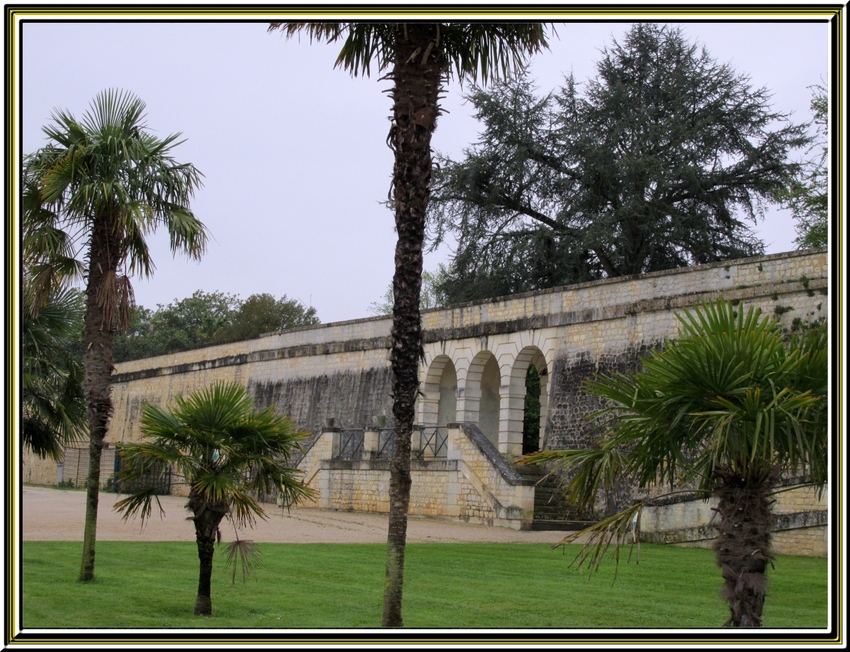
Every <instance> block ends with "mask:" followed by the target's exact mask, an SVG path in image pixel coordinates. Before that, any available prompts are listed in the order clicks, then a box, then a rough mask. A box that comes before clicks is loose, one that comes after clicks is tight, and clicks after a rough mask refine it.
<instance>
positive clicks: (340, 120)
mask: <svg viewBox="0 0 850 652" xmlns="http://www.w3.org/2000/svg"><path fill="white" fill-rule="evenodd" d="M228 20H229V21H230V22H222V23H214V22H206V23H161V22H159V23H158V22H148V23H118V22H111V23H79V22H78V23H70V22H68V23H56V22H51V23H47V22H28V23H26V24H25V25H24V27H23V42H22V47H23V50H22V52H23V72H22V90H23V93H22V96H23V116H22V118H23V126H22V128H23V151H24V152H30V151H33V150H34V149H36V148H38V147H40V146H41V145H42V144H43V143H44V138H43V135H42V133H41V127H42V126H43V125H44V124H46V123H47V122H49V120H50V114H51V110H52V109H53V108H54V107H58V108H63V109H67V110H69V111H71V112H72V113H74V114H75V115H78V116H80V115H82V114H83V113H84V111H85V110H86V108H87V107H88V105H89V103H90V102H91V100H92V98H93V97H94V96H95V95H96V94H97V93H98V92H99V91H101V90H103V89H105V88H109V87H119V88H125V89H127V90H130V91H132V92H134V93H136V94H137V95H139V96H140V97H141V98H142V99H144V100H145V101H146V102H147V105H148V110H147V116H148V125H149V127H150V128H151V129H153V130H154V131H156V133H158V134H160V135H162V136H164V135H167V134H169V133H172V132H176V131H180V132H182V133H183V135H184V137H185V138H187V141H186V142H185V143H184V144H182V145H181V146H180V147H178V148H177V149H176V151H175V155H176V157H177V158H178V159H179V160H182V161H188V162H192V163H194V164H195V165H196V166H197V167H198V168H199V169H200V170H201V171H202V172H203V173H204V175H205V185H204V188H203V189H202V190H201V191H200V192H199V193H198V195H197V197H196V201H195V202H194V204H193V208H194V210H195V212H196V214H197V215H198V217H199V218H200V219H201V220H202V221H203V222H204V223H205V224H206V225H207V226H208V228H209V229H210V231H211V233H212V240H211V242H210V246H209V249H208V252H207V253H206V255H205V256H204V258H203V260H202V261H201V262H200V263H198V262H194V261H188V260H186V259H185V258H177V259H172V258H171V254H170V252H169V251H168V247H167V237H165V236H164V234H161V235H160V236H159V237H156V238H155V239H154V241H153V242H154V246H153V253H154V261H155V263H156V265H157V271H156V273H155V275H154V277H153V278H152V279H151V280H150V281H147V280H142V279H137V280H135V282H134V287H135V290H136V300H137V302H138V303H140V304H142V305H144V306H146V307H149V308H154V307H155V306H156V304H166V303H169V302H171V301H173V300H174V299H175V298H184V297H186V296H189V295H190V294H191V293H192V292H194V291H195V290H198V289H203V290H205V291H208V292H211V291H215V290H220V291H224V292H229V293H233V294H238V295H240V296H241V297H242V298H243V299H244V298H247V297H248V296H249V295H250V294H254V293H259V292H268V293H270V294H273V295H275V296H278V297H279V296H281V295H283V294H286V295H287V296H289V297H291V298H297V299H300V300H301V301H303V302H304V303H305V304H311V305H313V306H314V307H315V308H316V309H317V311H318V314H319V317H320V318H321V319H322V321H323V322H331V321H340V320H345V319H356V318H360V317H365V316H368V307H369V304H370V303H371V302H373V301H376V300H378V299H380V298H381V297H382V295H383V294H384V291H385V289H386V287H387V285H388V284H389V282H390V280H391V278H392V271H393V248H394V245H395V234H394V231H393V219H392V214H391V213H390V211H389V210H388V209H386V208H385V207H384V206H382V205H381V202H382V201H384V200H385V199H386V197H387V192H388V189H389V184H390V175H391V172H392V155H391V152H390V150H389V149H388V148H387V147H386V144H385V139H386V135H387V130H388V128H389V122H388V115H389V110H390V102H389V99H388V98H387V95H386V94H385V93H383V92H382V91H383V90H385V89H386V88H387V87H388V82H386V81H384V82H379V81H377V80H376V77H377V75H374V74H373V77H372V78H360V77H358V78H352V77H350V76H349V75H348V73H345V72H343V71H341V70H335V69H334V68H333V63H334V59H335V57H336V53H337V49H338V46H329V45H325V44H318V43H314V44H310V43H309V42H308V41H307V40H306V39H302V41H301V42H300V43H299V42H298V41H287V40H285V39H284V38H282V37H281V36H280V35H279V34H277V33H273V34H269V33H267V32H266V25H265V24H264V23H247V22H242V23H238V22H232V19H228ZM680 26H681V27H682V28H683V30H684V32H685V33H686V35H687V36H688V37H689V39H691V40H698V41H699V42H701V43H703V44H704V45H706V46H707V48H708V50H709V51H710V52H711V54H712V55H713V56H714V57H715V58H716V59H717V60H719V61H720V62H722V63H731V64H732V66H733V67H734V68H735V69H736V70H737V71H738V72H740V73H746V74H748V75H749V76H750V77H751V81H752V84H753V85H754V86H756V87H760V86H766V87H767V88H769V89H770V90H771V91H773V106H774V108H775V109H777V110H780V111H785V112H793V114H794V116H793V117H794V119H795V120H796V121H798V122H803V121H808V120H809V119H810V112H809V101H810V99H811V91H810V89H809V88H808V87H809V86H811V85H813V84H817V83H821V82H825V81H827V80H828V61H829V44H828V27H827V24H826V22H820V23H803V22H796V23H787V22H786V23H779V22H772V23H771V22H767V23H765V22H762V23H726V22H713V23H681V24H680ZM626 29H628V24H626V23H615V22H609V23H593V22H586V23H567V24H561V25H559V26H558V28H557V31H558V37H557V38H554V39H553V40H552V43H551V51H549V52H546V53H544V54H541V55H538V56H537V57H535V58H534V60H533V61H532V63H531V69H532V72H533V76H535V77H536V78H537V80H538V84H539V88H540V90H541V91H548V90H551V89H553V88H554V87H555V86H557V85H558V84H559V83H560V81H561V80H562V78H563V74H566V73H569V72H570V71H572V72H574V73H575V75H576V79H577V80H578V81H585V80H586V79H588V78H589V77H591V76H592V75H593V74H594V63H595V61H597V60H598V58H599V50H600V48H601V47H602V46H604V45H606V44H610V43H611V38H612V36H613V37H614V38H618V39H619V38H620V36H621V35H622V34H623V32H624V31H625V30H626ZM444 108H445V109H447V110H448V113H447V114H446V115H443V116H442V117H441V118H440V120H439V123H438V127H437V131H436V133H435V136H434V141H433V146H434V148H435V149H436V150H438V151H441V152H444V153H448V154H450V155H453V156H455V157H457V156H460V154H461V151H462V149H463V148H464V147H466V146H468V145H469V144H470V143H472V142H473V141H474V140H475V139H476V136H477V130H478V126H477V124H476V122H475V121H474V120H473V119H472V118H471V116H470V113H471V108H470V107H469V106H468V105H466V104H464V102H463V99H462V91H461V90H460V89H459V87H458V86H457V84H452V85H451V86H450V88H449V91H448V94H447V97H446V100H445V102H444ZM759 230H760V233H761V235H762V238H763V239H764V240H765V242H766V243H767V245H768V251H769V252H779V251H787V250H789V249H792V248H793V238H794V235H795V234H794V228H793V223H792V221H791V219H790V217H789V216H788V215H787V214H785V213H783V212H771V213H770V214H769V215H768V218H767V220H766V221H765V223H764V224H762V225H760V228H759ZM449 253H450V252H449V251H448V250H447V249H445V248H444V249H441V250H440V251H438V252H435V253H433V254H430V255H429V256H427V257H426V263H425V266H426V268H427V269H431V270H433V269H434V268H436V266H437V264H438V263H439V262H442V261H445V260H447V259H448V256H449Z"/></svg>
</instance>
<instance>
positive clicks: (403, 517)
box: [269, 22, 546, 627]
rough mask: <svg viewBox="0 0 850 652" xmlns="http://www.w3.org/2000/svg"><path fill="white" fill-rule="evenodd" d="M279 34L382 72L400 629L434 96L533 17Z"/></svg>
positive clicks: (503, 51)
mask: <svg viewBox="0 0 850 652" xmlns="http://www.w3.org/2000/svg"><path fill="white" fill-rule="evenodd" d="M269 29H270V31H271V30H281V31H283V33H285V34H286V35H287V36H288V37H292V36H294V35H297V34H300V33H302V32H306V33H307V34H308V35H309V37H310V39H311V40H319V41H327V42H329V43H333V42H336V41H339V40H343V45H342V49H341V50H340V53H339V56H338V58H337V61H336V65H337V66H342V67H343V68H344V69H345V70H348V71H350V72H351V73H352V74H353V75H354V76H356V75H357V74H359V73H364V74H366V75H368V74H369V72H370V67H371V64H372V63H373V62H374V63H376V64H377V68H378V71H379V72H380V71H383V70H386V69H389V70H390V71H389V73H388V75H387V77H388V78H389V79H390V80H392V83H393V86H392V89H391V91H390V98H391V99H392V102H393V115H392V121H391V126H390V133H389V136H388V138H387V143H388V144H389V146H390V147H391V148H392V150H393V154H394V158H395V162H394V166H393V181H392V192H391V197H392V201H393V203H394V205H395V225H396V232H397V233H398V240H397V244H396V249H395V273H394V275H393V325H392V348H391V354H390V362H391V366H392V373H393V390H392V391H393V418H394V420H395V431H396V440H395V449H394V453H393V459H392V462H391V472H390V516H389V528H388V533H387V570H386V581H385V585H384V587H385V588H384V613H383V618H382V622H383V625H384V627H401V626H403V620H402V615H401V599H402V589H403V584H404V551H405V544H406V539H407V513H408V507H409V503H410V437H411V433H412V431H413V420H414V415H415V402H416V395H417V392H418V389H419V360H420V358H421V357H422V355H423V353H422V324H421V319H420V314H419V301H420V294H421V285H422V244H423V240H424V237H425V209H426V207H427V205H428V199H429V197H430V191H431V190H430V189H431V170H432V163H431V135H432V134H433V132H434V129H435V128H436V126H437V117H438V116H439V114H440V105H439V99H440V95H441V92H442V91H443V88H444V83H445V82H446V80H448V79H449V78H451V77H452V76H455V75H456V76H457V77H458V78H460V79H462V78H464V77H466V76H470V77H472V78H473V79H475V78H476V77H478V76H479V75H480V77H481V79H482V81H484V82H486V81H487V78H488V77H489V76H490V74H491V73H495V74H499V73H502V74H504V73H506V72H507V71H508V70H510V69H512V68H513V67H515V66H518V65H519V64H520V63H521V59H522V57H523V55H525V54H526V53H534V52H537V51H539V50H540V49H541V48H544V47H546V38H545V33H544V28H543V25H542V24H541V23H516V24H514V23H495V24H469V23H426V22H416V23H386V24H384V23H272V24H271V26H270V28H269Z"/></svg>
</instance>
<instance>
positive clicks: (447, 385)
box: [437, 360, 457, 426]
mask: <svg viewBox="0 0 850 652" xmlns="http://www.w3.org/2000/svg"><path fill="white" fill-rule="evenodd" d="M455 421H457V372H456V371H455V366H454V364H453V363H452V361H451V360H449V361H448V362H447V363H446V365H445V366H444V367H443V374H442V375H441V376H440V401H439V403H438V404H437V425H438V426H445V425H446V424H448V423H454V422H455Z"/></svg>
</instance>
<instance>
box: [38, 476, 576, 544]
mask: <svg viewBox="0 0 850 652" xmlns="http://www.w3.org/2000/svg"><path fill="white" fill-rule="evenodd" d="M120 498H121V496H118V495H117V494H113V493H105V492H101V494H100V504H99V507H98V520H97V539H98V541H194V540H195V533H194V528H193V527H192V524H191V523H190V522H188V521H187V520H186V516H187V515H188V512H187V511H186V510H185V509H184V505H185V504H186V498H185V497H181V496H160V501H161V503H162V507H163V509H164V510H165V514H164V515H163V516H162V518H160V516H159V514H158V513H157V509H156V506H154V508H153V513H152V515H151V518H150V520H149V521H148V522H147V523H145V526H144V528H142V527H141V522H140V521H139V519H131V520H128V521H124V520H122V517H121V515H120V514H119V513H117V512H115V511H113V509H112V508H113V505H114V504H115V502H116V501H117V500H119V499H120ZM265 509H266V514H267V516H268V520H265V521H258V522H257V523H256V525H255V526H254V528H253V529H250V530H246V531H240V532H239V536H240V538H243V539H253V540H254V541H257V542H277V543H384V542H386V540H387V515H386V514H372V513H363V512H357V513H354V512H339V511H334V510H327V509H306V508H303V507H301V508H294V509H292V510H291V511H289V512H288V513H287V511H286V510H283V509H281V508H279V507H277V506H275V505H265ZM84 516H85V492H83V491H79V490H62V489H52V488H49V487H33V486H25V487H23V508H22V521H23V522H22V526H23V538H24V541H82V539H83V520H84ZM564 534H565V533H564V532H520V531H519V530H511V529H508V528H504V527H490V526H486V525H469V524H465V523H458V522H454V521H444V520H439V519H434V518H426V517H419V516H411V517H410V519H409V521H408V529H407V540H408V542H454V543H459V542H476V541H480V542H488V541H489V542H493V543H549V544H552V545H554V544H556V543H558V542H559V541H560V540H561V539H562V538H563V536H564ZM221 535H222V541H232V540H233V539H234V538H235V537H234V531H233V526H232V525H231V524H230V523H228V522H224V523H223V524H222V527H221Z"/></svg>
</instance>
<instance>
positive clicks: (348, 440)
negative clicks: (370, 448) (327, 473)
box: [335, 428, 366, 460]
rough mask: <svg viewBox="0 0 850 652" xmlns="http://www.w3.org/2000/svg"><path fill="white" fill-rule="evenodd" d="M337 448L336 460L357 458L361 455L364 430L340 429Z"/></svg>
mask: <svg viewBox="0 0 850 652" xmlns="http://www.w3.org/2000/svg"><path fill="white" fill-rule="evenodd" d="M337 434H338V436H339V450H338V451H337V454H336V456H335V457H336V459H338V460H359V459H361V458H362V457H363V440H364V436H365V434H366V433H365V431H364V430H363V429H362V428H361V429H359V430H340V431H339V432H338V433H337Z"/></svg>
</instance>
